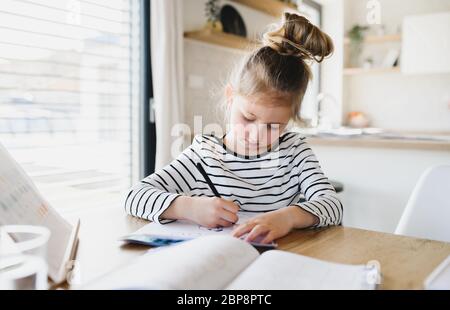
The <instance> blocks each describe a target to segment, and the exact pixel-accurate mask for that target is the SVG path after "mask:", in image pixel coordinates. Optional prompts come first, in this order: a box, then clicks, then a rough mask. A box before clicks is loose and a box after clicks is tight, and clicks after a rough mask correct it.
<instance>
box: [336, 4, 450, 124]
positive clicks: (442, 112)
mask: <svg viewBox="0 0 450 310" xmlns="http://www.w3.org/2000/svg"><path fill="white" fill-rule="evenodd" d="M379 2H380V4H381V23H382V24H384V25H386V32H387V33H388V34H391V33H396V32H398V30H399V26H400V25H401V23H402V19H403V17H404V16H408V15H416V14H428V13H435V12H441V11H450V1H448V0H427V1H424V0H379ZM366 4H367V1H362V0H345V4H344V16H345V22H344V27H345V30H346V31H347V30H348V29H349V28H350V27H351V26H352V25H354V24H356V23H358V24H367V22H366V16H367V12H368V10H367V9H366ZM447 40H450V36H449V37H447ZM369 48H371V50H368V51H366V52H365V55H368V54H372V55H373V56H374V57H375V59H376V60H377V61H380V60H381V59H382V57H383V52H385V51H386V49H385V50H382V47H380V46H377V47H369ZM377 48H378V50H377ZM387 48H389V46H388V47H387ZM400 61H401V59H400ZM344 87H345V88H344V89H345V91H344V112H345V114H346V113H347V112H349V111H352V110H359V111H363V112H365V113H367V114H368V115H369V117H370V118H372V120H373V122H372V126H375V127H381V128H386V129H397V130H413V131H450V74H448V73H447V74H427V75H425V74H424V75H414V76H409V75H408V76H407V75H402V74H401V73H379V74H370V75H369V74H368V75H355V76H347V77H345V80H344Z"/></svg>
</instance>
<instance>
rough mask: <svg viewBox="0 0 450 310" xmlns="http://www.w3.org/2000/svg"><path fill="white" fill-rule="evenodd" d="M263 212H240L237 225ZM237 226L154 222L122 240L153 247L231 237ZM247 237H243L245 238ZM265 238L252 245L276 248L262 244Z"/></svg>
mask: <svg viewBox="0 0 450 310" xmlns="http://www.w3.org/2000/svg"><path fill="white" fill-rule="evenodd" d="M260 214H261V212H250V211H239V212H238V214H237V215H238V218H239V220H238V222H237V223H236V224H235V225H239V224H241V223H244V222H246V221H248V220H249V219H251V218H253V217H255V216H258V215H260ZM235 225H233V226H229V227H217V228H207V227H203V226H201V225H198V224H195V223H192V222H189V221H184V220H179V221H175V222H171V223H167V224H164V225H161V224H158V223H155V222H152V223H149V224H147V225H145V226H143V227H142V228H141V229H139V230H137V231H136V232H134V233H132V234H130V235H127V236H123V237H121V238H120V240H122V241H126V242H132V243H139V244H148V245H152V246H157V245H158V244H160V245H165V244H169V243H170V241H173V242H179V241H182V240H190V239H194V238H197V237H201V236H209V235H231V233H232V231H233V229H234V228H235ZM245 236H246V235H244V236H243V238H245ZM263 237H264V236H261V237H258V238H257V239H256V240H255V241H254V242H251V244H252V245H254V246H257V247H261V248H275V247H276V246H277V244H276V243H275V242H272V243H269V244H262V243H260V241H261V239H263Z"/></svg>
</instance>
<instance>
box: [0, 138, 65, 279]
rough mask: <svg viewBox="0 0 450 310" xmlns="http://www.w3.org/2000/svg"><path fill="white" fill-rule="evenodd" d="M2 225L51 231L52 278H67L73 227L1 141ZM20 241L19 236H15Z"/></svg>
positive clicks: (49, 247) (49, 249)
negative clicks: (39, 227) (50, 203)
mask: <svg viewBox="0 0 450 310" xmlns="http://www.w3.org/2000/svg"><path fill="white" fill-rule="evenodd" d="M0 163H1V165H0V226H1V225H38V226H39V225H41V226H45V227H47V228H48V229H50V231H51V236H50V240H49V242H48V247H47V250H48V261H47V263H48V265H49V274H50V277H51V278H52V280H53V281H55V282H60V281H62V280H64V278H63V276H64V275H63V272H62V271H63V270H64V265H65V261H64V260H65V257H66V256H67V255H66V254H67V252H68V246H69V243H70V239H71V236H72V232H73V227H72V226H71V225H70V224H69V223H68V222H67V221H66V220H65V219H64V218H63V217H61V216H60V215H59V214H58V213H57V212H56V210H55V209H53V208H52V207H51V206H50V205H49V204H48V203H47V201H46V200H45V199H44V198H43V197H42V196H41V194H40V193H39V190H38V189H37V188H36V186H35V185H34V183H33V182H32V180H31V179H30V178H29V177H28V175H27V174H26V173H25V171H23V169H22V167H20V165H19V164H17V162H16V161H15V160H14V159H13V158H12V157H11V155H10V154H9V153H8V151H7V150H6V149H5V148H4V147H3V146H2V145H1V144H0ZM13 237H15V238H16V239H17V241H21V240H20V236H19V235H17V236H13Z"/></svg>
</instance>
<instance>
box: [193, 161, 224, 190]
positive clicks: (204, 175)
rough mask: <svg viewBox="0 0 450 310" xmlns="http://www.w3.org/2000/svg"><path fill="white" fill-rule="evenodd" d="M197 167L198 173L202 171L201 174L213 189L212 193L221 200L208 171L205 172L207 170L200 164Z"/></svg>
mask: <svg viewBox="0 0 450 310" xmlns="http://www.w3.org/2000/svg"><path fill="white" fill-rule="evenodd" d="M196 167H197V169H198V171H200V173H201V174H202V175H203V177H204V178H205V181H206V183H208V185H209V187H210V188H211V190H212V192H213V193H214V196H216V197H219V198H221V196H220V194H219V192H218V191H217V189H216V187H215V186H214V184H213V182H211V179H210V178H209V177H208V175H207V174H206V171H205V169H203V167H202V165H201V164H200V163H197V164H196Z"/></svg>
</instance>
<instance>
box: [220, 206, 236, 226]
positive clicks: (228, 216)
mask: <svg viewBox="0 0 450 310" xmlns="http://www.w3.org/2000/svg"><path fill="white" fill-rule="evenodd" d="M220 217H221V218H222V219H224V220H226V221H228V222H230V224H234V223H237V221H238V220H239V218H238V216H237V215H236V214H234V213H232V212H230V211H228V210H225V209H223V210H222V211H221V214H220Z"/></svg>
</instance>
